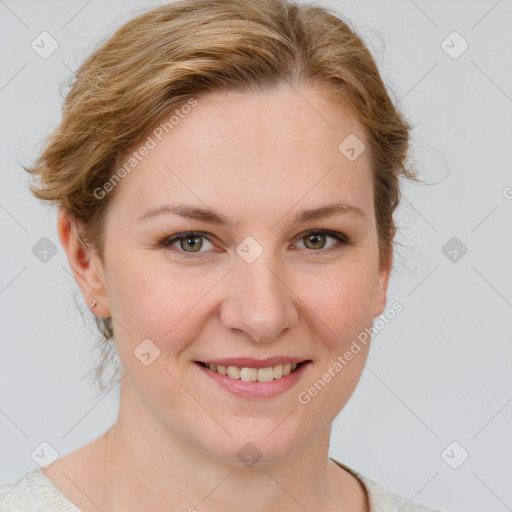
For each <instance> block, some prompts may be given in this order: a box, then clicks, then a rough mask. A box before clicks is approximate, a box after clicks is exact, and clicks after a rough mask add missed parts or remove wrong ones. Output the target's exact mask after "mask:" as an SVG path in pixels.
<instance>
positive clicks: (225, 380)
mask: <svg viewBox="0 0 512 512" xmlns="http://www.w3.org/2000/svg"><path fill="white" fill-rule="evenodd" d="M218 362H220V361H218ZM218 362H217V363H206V362H203V361H195V367H196V368H197V369H198V370H200V373H202V374H203V375H204V376H205V377H206V378H207V379H208V382H212V383H214V384H216V385H218V386H219V387H220V388H222V389H224V390H226V391H228V392H229V393H230V394H232V395H235V396H237V397H238V398H242V399H246V400H247V399H265V398H266V399H270V398H274V397H277V396H278V395H280V394H282V393H284V392H285V391H288V390H291V388H293V387H295V386H296V385H297V383H298V382H299V381H300V380H301V378H302V375H303V374H304V372H305V371H306V369H307V368H308V366H310V365H311V364H313V362H312V361H311V359H308V360H306V361H304V360H303V361H300V360H298V361H297V362H286V363H281V362H277V361H276V363H277V364H274V365H272V366H270V362H266V364H265V365H263V363H262V362H257V363H254V362H253V364H257V365H258V366H259V367H258V368H256V367H255V366H236V365H233V364H218ZM223 362H225V361H223ZM230 362H231V361H230ZM272 362H274V361H272ZM247 363H249V361H247ZM247 363H245V364H247Z"/></svg>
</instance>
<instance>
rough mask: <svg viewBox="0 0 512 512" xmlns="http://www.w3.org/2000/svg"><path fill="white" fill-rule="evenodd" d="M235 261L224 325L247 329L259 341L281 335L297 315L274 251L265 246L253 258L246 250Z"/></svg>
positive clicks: (224, 313) (231, 327) (225, 306)
mask: <svg viewBox="0 0 512 512" xmlns="http://www.w3.org/2000/svg"><path fill="white" fill-rule="evenodd" d="M241 246H242V244H241ZM234 265H235V268H234V269H233V271H232V272H231V278H230V283H229V292H228V297H227V298H226V300H225V301H224V304H223V310H222V315H221V316H222V321H223V324H224V326H225V327H226V328H229V329H237V330H243V331H246V332H247V333H248V334H249V335H250V336H251V337H252V339H253V340H256V341H271V340H273V339H275V338H277V337H279V335H280V334H281V332H282V331H283V330H284V329H286V328H289V327H291V326H292V325H293V324H294V322H295V321H296V318H297V315H296V312H295V307H294V304H293V299H292V294H291V292H290V291H289V290H288V288H287V287H286V286H285V285H284V283H283V282H282V280H281V279H282V274H283V273H282V271H281V272H280V271H279V270H278V269H279V268H280V265H279V262H278V261H277V260H276V258H275V257H274V256H273V254H272V251H270V250H263V251H262V252H261V254H260V255H259V256H258V257H257V258H256V259H255V260H253V261H251V262H249V259H244V256H243V253H242V256H237V258H236V260H235V264H234ZM279 274H281V275H279Z"/></svg>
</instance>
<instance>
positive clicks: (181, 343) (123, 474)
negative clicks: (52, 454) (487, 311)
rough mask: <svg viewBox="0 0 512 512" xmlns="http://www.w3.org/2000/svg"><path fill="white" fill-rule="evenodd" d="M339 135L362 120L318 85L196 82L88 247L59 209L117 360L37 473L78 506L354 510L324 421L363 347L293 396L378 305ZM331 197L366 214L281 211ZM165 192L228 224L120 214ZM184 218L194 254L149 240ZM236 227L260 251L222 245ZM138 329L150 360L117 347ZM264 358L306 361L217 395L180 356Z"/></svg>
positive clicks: (382, 271)
mask: <svg viewBox="0 0 512 512" xmlns="http://www.w3.org/2000/svg"><path fill="white" fill-rule="evenodd" d="M351 133H354V134H356V135H357V136H358V137H359V138H360V139H361V140H362V141H364V142H365V144H366V146H367V147H368V144H367V143H366V139H365V136H364V133H363V130H362V127H361V125H360V124H359V123H358V122H357V121H356V120H355V119H354V118H352V117H351V116H349V114H348V112H347V111H346V110H345V109H343V108H341V107H339V106H336V105H335V104H334V103H332V102H331V100H329V99H328V98H327V96H326V95H324V94H323V93H322V92H321V91H319V90H315V89H307V88H303V89H301V90H300V94H299V93H298V92H297V91H294V90H293V89H290V88H288V87H286V86H282V87H279V88H274V89H272V90H268V91H266V92H265V93H262V94H261V95H255V94H250V95H249V94H240V93H234V92H229V93H226V92H223V93H220V92H216V93H209V94H208V95H207V96H203V97H200V98H198V104H197V106H196V107H195V108H194V109H193V110H192V112H191V113H190V114H188V115H187V116H186V117H185V118H184V119H181V120H180V122H179V124H178V125H177V126H175V127H174V129H173V130H172V132H170V133H169V134H167V135H165V137H164V138H163V139H162V141H161V142H159V143H158V145H157V146H156V147H155V148H154V149H152V150H151V151H150V152H149V154H148V155H147V156H145V157H144V159H143V160H142V161H141V162H140V163H139V164H138V165H137V166H136V167H135V169H134V170H133V171H132V172H131V173H130V174H128V175H127V176H126V177H125V178H124V179H123V180H122V182H121V183H120V184H118V185H117V187H116V190H115V195H114V197H113V199H112V203H111V205H110V207H109V209H108V211H107V217H106V224H105V233H106V243H105V255H104V261H100V260H99V258H98V257H97V254H96V253H95V252H94V250H92V249H91V248H89V247H86V246H84V245H82V244H81V243H79V241H78V240H77V238H76V236H74V233H73V229H72V225H71V224H70V222H69V220H68V219H67V218H66V216H65V215H64V214H63V213H62V212H61V213H60V214H59V220H58V232H59V237H60V240H61V243H62V246H63V248H64V250H65V252H66V254H67V256H68V259H69V263H70V266H71V268H72V270H73V273H74V276H75V279H76V281H77V283H78V285H79V286H80V290H81V292H82V294H83V297H84V299H85V301H86V302H87V303H88V304H89V303H90V302H91V301H92V300H93V299H96V300H97V301H98V306H96V308H94V310H93V311H94V313H95V314H97V315H100V316H112V318H113V323H114V329H115V337H116V340H115V342H116V346H117V350H118V353H119V356H120V360H121V362H122V365H123V369H124V371H127V372H128V374H127V375H126V376H125V377H124V378H123V379H122V381H121V401H120V409H119V416H118V419H117V421H116V423H115V424H114V425H113V427H112V428H111V429H110V430H109V431H108V432H107V433H106V434H104V435H103V436H101V437H99V438H97V439H95V440H94V441H92V442H91V443H89V444H88V445H86V446H84V447H82V448H81V449H80V450H77V451H76V452H73V453H71V454H69V455H67V456H65V457H62V458H61V459H58V460H57V461H56V462H54V463H53V464H52V465H51V466H50V467H49V468H47V469H46V470H44V472H45V474H46V475H47V476H48V477H49V478H51V479H52V480H53V481H54V483H55V484H56V485H57V486H58V487H59V488H60V489H61V491H62V492H63V493H64V494H65V495H66V496H67V497H68V498H69V499H70V500H71V501H73V503H75V504H76V505H77V506H78V507H79V508H81V509H82V510H84V511H87V510H91V511H92V510H94V511H97V510H98V508H97V506H98V507H100V508H101V509H102V510H112V511H114V510H115V511H121V510H123V511H124V512H130V511H136V510H155V511H156V510H183V511H186V510H190V511H192V510H195V509H196V510H208V511H212V512H216V511H224V512H226V511H231V510H233V511H234V510H247V511H261V510H266V511H269V512H272V511H278V510H288V511H303V510H304V509H306V510H325V511H334V510H336V511H340V510H350V511H358V512H363V511H367V510H368V501H367V496H366V493H365V491H364V488H363V487H362V485H361V483H360V482H359V481H358V480H357V479H356V478H355V477H354V476H352V475H351V474H350V473H348V472H347V471H345V470H344V469H342V468H340V467H339V466H337V465H335V464H334V463H333V462H332V461H331V460H329V458H328V449H329V439H330V432H331V423H332V421H333V419H334V418H335V416H336V415H337V414H338V413H339V411H340V410H341V409H342V408H343V406H344V405H345V403H346V402H347V401H348V399H349V398H350V396H351V394H352V392H353V391H354V388H355V386H356V385H357V382H358V381H359V378H360V376H361V373H362V371H363V368H364V365H365V362H366V358H367V353H368V345H367V346H366V347H362V350H361V351H360V352H359V353H358V354H357V355H355V356H354V358H353V359H352V360H351V361H350V362H349V364H347V365H346V366H345V367H344V368H343V370H342V371H341V372H339V373H337V375H336V377H335V378H333V379H332V380H331V381H330V382H329V383H328V384H327V385H326V386H325V388H324V389H323V390H322V391H321V392H320V393H318V395H317V396H316V397H314V398H312V399H311V401H310V403H308V404H307V405H303V404H301V403H299V401H298V399H297V396H298V394H299V392H301V391H307V389H308V388H309V387H310V386H311V385H312V384H313V383H314V382H315V381H316V380H317V379H318V378H320V377H321V376H322V374H323V373H324V372H325V371H327V369H328V368H329V367H332V365H333V363H334V362H335V361H336V358H337V357H338V356H340V355H343V354H344V353H345V352H346V351H347V350H348V349H349V347H350V345H351V343H352V341H353V340H355V339H356V337H357V335H358V334H359V333H360V332H362V331H364V329H365V328H369V327H371V325H372V322H373V319H374V317H376V316H378V315H379V314H381V313H382V312H383V311H384V308H385V305H386V291H387V286H388V279H389V274H390V270H391V263H392V261H391V257H390V259H389V260H388V261H385V262H379V258H378V238H377V229H376V220H375V212H374V207H373V191H372V171H371V168H370V163H369V151H368V150H366V151H364V152H363V153H362V154H361V156H359V158H357V159H356V160H355V161H349V160H348V159H347V158H346V157H345V156H344V155H343V154H342V153H341V152H340V151H339V150H338V145H339V144H340V143H341V142H342V141H343V140H344V139H345V138H346V137H347V136H348V135H349V134H351ZM164 164H166V165H164ZM337 202H346V203H349V204H351V205H354V206H356V207H358V208H360V209H361V210H362V211H363V212H364V213H365V216H366V218H365V219H363V218H359V217H357V216H356V215H337V216H331V217H327V218H323V219H315V220H309V221H307V222H305V223H303V224H294V222H293V218H294V216H295V214H296V212H297V211H299V210H301V209H303V208H316V207H319V206H324V205H328V204H331V203H337ZM174 203H187V204H191V205H194V206H199V207H205V206H207V207H208V208H210V209H212V210H214V211H216V212H220V213H222V214H224V215H225V216H227V217H229V218H230V219H231V221H232V222H233V223H234V226H233V229H232V230H230V229H228V228H227V227H223V226H218V225H212V224H208V223H206V222H204V221H198V220H190V219H184V218H181V217H178V216H176V215H173V214H162V215H159V216H155V217H152V218H148V219H145V220H142V221H139V220H137V218H138V217H139V216H140V215H141V214H143V213H144V212H146V211H147V210H149V209H150V208H154V207H156V206H160V205H164V204H174ZM309 229H329V230H333V231H336V232H339V233H341V234H344V235H345V236H347V237H348V238H349V240H351V242H352V244H351V245H340V244H339V242H338V241H337V240H336V239H334V238H331V237H330V235H323V236H321V238H320V240H319V241H315V240H313V241H312V242H309V243H308V237H305V235H303V233H304V232H306V231H307V230H309ZM188 230H196V231H203V232H205V233H209V234H210V235H211V237H210V241H208V240H207V239H205V238H202V239H200V241H199V244H200V243H201V242H202V244H203V245H202V247H201V248H200V249H199V253H197V252H194V251H193V249H191V248H190V246H189V245H186V240H184V241H182V243H183V244H185V245H184V246H183V245H180V242H179V241H177V242H175V243H174V244H173V247H174V249H175V250H174V252H173V251H172V249H170V248H165V247H163V246H161V245H159V242H160V241H162V240H163V239H165V238H168V237H171V236H172V235H175V234H180V233H183V232H186V231H188ZM248 236H251V237H253V238H254V239H255V240H257V242H258V243H259V244H260V246H261V247H262V248H263V252H262V254H261V255H260V256H259V257H258V258H257V259H256V260H255V261H254V262H252V263H247V262H246V261H245V260H244V259H242V258H241V257H240V256H239V255H238V254H237V252H236V248H237V246H238V245H239V244H241V242H242V241H243V240H244V239H245V238H246V237H248ZM322 242H323V243H324V244H325V247H323V246H322ZM315 244H316V245H315ZM331 246H334V247H335V246H337V247H338V249H334V247H333V249H329V248H330V247H331ZM183 247H184V248H183ZM180 250H181V252H180ZM186 251H189V253H192V254H193V256H194V257H190V258H187V257H186V256H183V254H184V253H185V252H186ZM147 338H149V339H151V340H152V342H153V343H154V344H155V345H156V346H158V348H159V349H160V356H159V357H157V358H156V359H155V360H154V361H153V362H152V364H151V365H149V366H145V365H143V364H142V363H141V362H140V361H139V360H138V359H137V358H136V357H135V356H134V354H133V351H134V350H135V349H136V347H137V346H138V345H139V344H140V343H141V341H142V340H144V339H147ZM275 355H286V356H301V357H302V358H303V359H311V360H312V364H310V365H309V367H307V368H306V371H305V373H304V374H303V376H302V378H301V380H300V381H299V382H298V383H297V385H296V386H294V387H293V388H292V389H290V390H288V391H286V392H284V393H282V394H281V395H279V396H277V397H274V398H269V399H252V400H247V399H241V398H238V397H234V396H232V395H231V394H229V393H228V392H227V391H225V390H223V389H222V388H220V387H219V386H218V385H216V384H213V383H212V381H211V380H210V379H209V378H208V377H206V376H205V375H203V373H202V372H201V371H200V370H199V369H198V368H197V366H196V365H195V364H194V361H197V360H207V359H208V358H210V359H211V358H214V357H234V356H239V357H242V356H245V357H253V358H258V359H263V358H266V357H270V356H275ZM247 442H252V443H253V444H254V445H255V446H256V447H257V448H258V449H259V451H260V452H261V454H262V456H261V459H260V461H259V462H258V464H256V465H255V466H253V467H250V468H248V467H246V466H244V465H243V464H242V463H241V462H240V460H239V459H238V457H237V452H238V450H240V449H241V448H242V447H243V446H244V445H245V444H246V443H247ZM248 496H251V498H250V499H248ZM191 507H194V508H191Z"/></svg>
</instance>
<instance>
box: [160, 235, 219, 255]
mask: <svg viewBox="0 0 512 512" xmlns="http://www.w3.org/2000/svg"><path fill="white" fill-rule="evenodd" d="M203 239H204V240H206V241H207V242H208V243H209V244H210V245H212V247H213V244H212V243H211V242H210V240H209V239H208V237H207V236H206V234H205V233H202V232H198V231H188V232H187V233H179V234H178V235H175V236H173V237H171V238H166V239H165V240H163V241H162V243H161V245H162V246H163V247H166V248H168V249H169V248H171V250H174V251H175V252H179V253H181V254H183V255H184V256H186V257H192V258H193V257H194V253H200V252H204V251H201V249H202V248H203V246H204V242H203ZM176 243H179V248H177V247H176V246H175V244H176ZM207 248H208V247H207Z"/></svg>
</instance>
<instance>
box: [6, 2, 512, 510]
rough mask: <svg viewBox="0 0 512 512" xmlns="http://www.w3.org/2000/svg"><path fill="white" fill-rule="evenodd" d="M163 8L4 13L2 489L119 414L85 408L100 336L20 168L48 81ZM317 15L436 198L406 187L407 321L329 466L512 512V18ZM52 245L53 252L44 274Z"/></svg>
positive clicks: (56, 112)
mask: <svg viewBox="0 0 512 512" xmlns="http://www.w3.org/2000/svg"><path fill="white" fill-rule="evenodd" d="M159 3H160V2H156V1H143V0H138V1H135V0H130V1H126V0H122V1H121V0H116V1H114V0H109V1H101V2H100V1H99V0H92V1H91V0H89V1H83V0H80V1H78V0H76V1H75V0H73V1H70V0H68V1H65V2H64V1H61V2H57V1H49V0H47V1H45V2H40V1H27V0H25V1H17V2H14V1H13V0H5V1H1V2H0V28H1V30H0V38H1V44H0V52H1V66H0V108H1V120H2V124H1V137H0V144H1V165H2V170H1V173H0V180H1V186H0V221H1V230H2V231H1V232H2V247H3V249H2V251H1V252H0V258H1V276H0V307H1V314H2V317H1V329H2V332H1V336H2V342H1V347H2V348H1V359H0V376H1V377H0V378H1V385H0V481H4V482H7V481H13V480H15V479H18V478H21V477H22V476H23V475H25V474H26V473H27V472H28V471H30V470H32V469H33V468H35V467H36V463H35V462H34V460H33V459H32V458H31V453H32V452H33V450H34V449H35V448H36V447H37V446H38V445H39V444H40V443H41V442H43V441H46V442H48V443H50V444H51V445H52V446H54V447H55V448H56V450H57V451H58V453H59V454H60V455H61V456H62V455H64V454H66V453H68V452H70V451H73V450H75V449H77V448H78V447H80V446H83V445H84V444H86V443H87V442H89V441H90V440H92V439H93V438H95V437H97V436H99V435H100V434H101V433H103V432H104V431H106V430H107V429H108V428H109V427H110V425H111V424H112V423H113V422H114V421H115V418H116V415H117V407H118V406H117V399H118V395H117V393H116V390H115V389H113V390H111V391H110V392H109V393H106V394H104V395H101V396H98V394H97V390H96V389H95V388H93V386H91V385H90V384H89V382H88V380H87V379H86V378H83V376H84V375H85V374H86V373H87V371H89V370H90V368H92V366H93V364H94V359H92V356H91V351H90V350H91V347H92V345H93V342H94V337H93V334H92V333H91V332H90V331H89V330H88V329H87V328H86V326H85V325H84V323H83V321H82V319H81V317H80V314H79V313H78V311H77V309H76V306H75V303H74V299H73V297H74V296H75V295H76V293H77V290H78V288H77V286H76V284H75V282H74V280H73V278H72V276H71V274H70V271H69V266H68V262H67V259H66V257H65V255H64V253H63V251H62V248H61V246H60V244H59V240H58V237H57V232H56V212H55V211H54V210H52V209H51V208H50V207H47V206H44V205H41V204H39V203H38V201H37V200H36V199H34V198H33V197H32V196H31V195H30V193H29V191H28V188H27V176H26V173H25V172H24V171H23V170H22V169H21V167H20V163H22V164H27V163H29V162H30V161H31V159H32V158H33V157H34V156H35V155H36V154H37V150H38V148H39V145H40V143H41V142H42V140H43V138H44V137H45V136H46V135H48V134H49V132H50V130H51V129H52V128H54V127H55V126H56V125H57V123H58V121H59V119H60V109H61V105H62V101H63V98H62V95H61V92H60V89H59V88H60V86H61V83H63V82H64V80H65V79H67V78H68V76H69V75H70V73H71V72H72V71H73V70H75V69H76V68H77V67H78V65H79V64H80V63H81V62H82V61H83V59H84V58H85V56H86V55H88V54H89V52H90V51H91V50H92V49H93V48H94V47H96V45H97V43H98V42H99V41H100V40H102V39H103V38H105V37H107V36H108V35H111V34H112V33H113V32H114V30H115V29H116V28H117V27H118V26H120V25H121V24H122V23H124V22H125V21H127V20H128V19H129V18H131V17H132V16H133V15H134V14H136V13H137V12H139V11H140V10H142V9H144V8H147V7H151V6H154V5H157V4H159ZM323 5H326V6H329V7H334V8H335V9H337V10H338V11H339V12H340V13H341V14H342V15H343V16H344V17H345V18H346V19H348V20H350V21H351V22H352V23H353V24H354V25H355V27H356V28H357V29H358V30H359V31H360V33H361V34H362V35H363V37H364V38H365V40H366V41H367V43H368V45H369V46H370V48H371V50H372V51H373V52H374V55H375V56H376V58H377V60H378V62H379V65H380V69H381V71H382V74H383V76H384V77H385V79H386V82H387V83H388V85H389V86H390V88H391V89H392V91H393V94H394V97H395V98H396V101H397V102H399V103H400V107H401V108H402V110H403V112H404V113H405V114H406V116H407V118H408V119H409V120H410V121H411V122H412V123H413V124H414V126H415V129H414V133H413V137H414V140H413V146H412V153H411V155H412V157H413V158H414V162H415V165H416V166H417V168H418V169H419V171H420V177H421V178H422V179H423V180H425V181H427V182H428V183H431V184H429V185H414V186H410V185H407V186H406V187H405V188H404V199H403V203H402V205H401V206H400V208H399V210H398V213H397V217H396V220H397V223H398V225H399V226H401V229H400V231H399V233H398V236H397V240H398V241H399V242H400V243H401V244H403V246H401V247H399V249H398V251H397V253H396V255H395V268H394V271H393V274H392V278H391V283H390V289H389V293H388V305H391V304H392V303H393V302H394V301H399V302H400V303H401V304H402V305H403V310H402V311H401V312H400V313H399V314H398V315H397V316H396V318H395V319H393V321H392V322H390V323H389V324H387V325H386V326H385V328H384V329H382V330H380V331H379V332H378V334H377V335H376V336H375V338H374V341H373V345H372V349H371V352H370V357H369V360H368V363H367V366H366V369H365V372H364V374H363V376H362V378H361V381H360V383H359V386H358V388H357V389H356V391H355V393H354V395H353V396H352V398H351V399H350V401H349V403H348V404H347V406H346V407H345V408H344V409H343V411H342V412H341V413H340V415H339V416H338V417H337V419H336V420H335V423H334V425H333V433H332V443H331V456H332V457H334V458H336V459H337V460H340V461H342V462H344V463H345V464H347V465H349V466H351V467H352V468H354V469H356V470H357V471H359V472H361V473H362V474H364V475H366V476H368V477H370V478H372V479H374V480H376V481H377V482H379V483H380V484H381V485H382V486H383V487H385V488H387V489H389V490H392V491H394V492H396V493H399V494H401V495H403V496H405V497H407V498H410V499H413V500H415V501H418V502H421V503H423V504H425V505H428V506H431V507H434V508H439V509H440V510H446V511H454V512H462V511H464V512H472V511H482V510H485V511H488V512H490V511H496V512H501V511H506V510H511V508H512V486H511V485H510V484H511V482H512V438H511V436H510V432H511V431H512V429H511V426H512V403H511V402H512V372H511V360H512V358H511V356H512V330H511V327H510V319H511V318H512V278H511V276H512V257H511V255H512V166H511V159H510V147H511V144H512V142H511V141H512V139H511V136H512V123H511V121H512V71H511V64H510V63H511V62H512V31H510V24H511V22H512V1H511V0H500V1H496V0H480V1H468V0H459V1H437V0H436V1H426V0H414V1H413V0H386V1H383V0H381V1H377V0H358V1H355V0H352V1H349V0H346V1H330V2H324V3H323ZM44 31H46V32H48V33H49V34H50V35H51V36H52V38H53V39H55V40H56V41H57V43H58V48H57V49H56V50H55V51H54V52H53V53H52V55H51V56H49V57H47V58H42V57H41V56H40V55H39V54H38V53H36V51H34V50H33V49H32V47H31V44H32V42H33V41H34V40H35V39H36V38H37V37H39V35H40V34H41V32H44ZM454 32H456V33H454ZM466 46H467V48H466ZM45 237H46V238H47V239H48V240H49V241H51V242H52V243H53V244H54V245H55V246H56V254H55V255H53V256H52V257H49V259H48V260H47V261H46V262H43V261H41V260H40V258H39V257H37V247H38V246H37V245H36V244H38V243H39V244H41V243H46V244H48V241H46V240H45V241H44V242H41V239H43V238H45ZM34 247H36V249H34ZM454 251H455V252H454ZM81 300H82V299H81V297H79V299H78V301H79V302H81ZM89 318H90V314H89ZM466 456H467V459H466V460H464V461H463V459H464V458H465V457H466ZM462 461H463V462H462ZM452 466H457V467H452Z"/></svg>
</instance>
